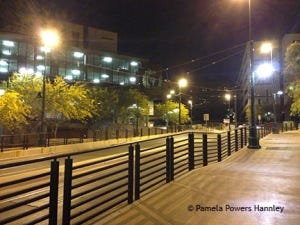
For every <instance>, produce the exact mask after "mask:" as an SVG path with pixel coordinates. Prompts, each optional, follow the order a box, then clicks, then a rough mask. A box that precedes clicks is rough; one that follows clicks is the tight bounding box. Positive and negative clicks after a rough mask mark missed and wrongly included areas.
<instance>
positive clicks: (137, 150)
mask: <svg viewBox="0 0 300 225" xmlns="http://www.w3.org/2000/svg"><path fill="white" fill-rule="evenodd" d="M140 165H141V146H140V144H139V143H137V144H136V145H135V200H138V199H140Z"/></svg>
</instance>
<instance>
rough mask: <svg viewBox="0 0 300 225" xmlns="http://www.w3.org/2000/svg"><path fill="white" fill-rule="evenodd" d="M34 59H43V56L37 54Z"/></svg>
mask: <svg viewBox="0 0 300 225" xmlns="http://www.w3.org/2000/svg"><path fill="white" fill-rule="evenodd" d="M36 59H37V60H43V59H44V57H43V56H41V55H37V56H36Z"/></svg>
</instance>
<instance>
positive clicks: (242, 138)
mask: <svg viewBox="0 0 300 225" xmlns="http://www.w3.org/2000/svg"><path fill="white" fill-rule="evenodd" d="M258 139H259V137H258ZM243 147H244V130H243V128H241V148H243Z"/></svg>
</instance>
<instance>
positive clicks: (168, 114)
mask: <svg viewBox="0 0 300 225" xmlns="http://www.w3.org/2000/svg"><path fill="white" fill-rule="evenodd" d="M178 107H179V103H178V102H173V101H166V102H165V103H159V104H156V105H155V115H156V116H157V117H160V118H162V119H163V120H164V121H166V123H167V124H169V123H171V124H178V123H179V110H178ZM180 110H181V123H187V122H189V121H190V120H191V118H190V117H189V110H188V109H187V108H186V107H185V105H184V104H181V107H180Z"/></svg>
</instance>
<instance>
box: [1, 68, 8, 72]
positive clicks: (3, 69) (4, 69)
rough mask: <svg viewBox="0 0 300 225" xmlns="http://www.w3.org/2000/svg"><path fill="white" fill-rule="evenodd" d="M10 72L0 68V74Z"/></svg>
mask: <svg viewBox="0 0 300 225" xmlns="http://www.w3.org/2000/svg"><path fill="white" fill-rule="evenodd" d="M7 72H8V69H6V68H0V73H7Z"/></svg>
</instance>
